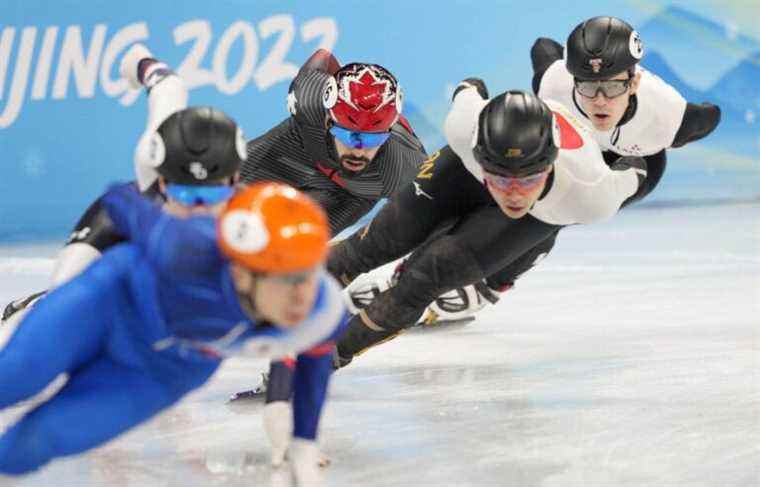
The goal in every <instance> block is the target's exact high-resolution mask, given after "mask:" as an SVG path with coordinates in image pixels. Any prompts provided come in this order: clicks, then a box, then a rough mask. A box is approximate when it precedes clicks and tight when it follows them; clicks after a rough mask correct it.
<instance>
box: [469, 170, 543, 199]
mask: <svg viewBox="0 0 760 487" xmlns="http://www.w3.org/2000/svg"><path fill="white" fill-rule="evenodd" d="M548 174H549V171H543V172H539V173H536V174H531V175H530V176H523V177H521V178H513V177H510V176H499V175H497V174H493V173H490V172H487V173H484V177H483V179H485V180H486V183H487V184H488V186H489V187H491V188H494V189H495V190H497V191H500V192H502V193H506V192H509V191H510V190H511V189H512V188H514V189H515V190H516V191H517V192H518V193H520V194H527V193H530V192H531V191H533V190H534V189H536V188H537V187H538V186H539V185H540V184H541V183H543V182H544V181H546V176H547V175H548Z"/></svg>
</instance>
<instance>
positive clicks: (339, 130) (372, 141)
mask: <svg viewBox="0 0 760 487" xmlns="http://www.w3.org/2000/svg"><path fill="white" fill-rule="evenodd" d="M330 133H331V134H333V136H335V138H336V139H338V140H339V141H340V142H341V143H342V144H343V145H345V146H347V147H351V148H352V149H372V148H374V147H379V146H381V145H383V144H384V143H385V141H386V140H388V137H390V136H391V133H390V132H354V131H352V130H349V129H347V128H343V127H341V126H340V125H333V126H332V127H330Z"/></svg>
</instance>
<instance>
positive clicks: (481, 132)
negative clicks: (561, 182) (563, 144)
mask: <svg viewBox="0 0 760 487" xmlns="http://www.w3.org/2000/svg"><path fill="white" fill-rule="evenodd" d="M554 123H555V122H554V116H553V115H552V111H551V110H550V109H549V107H548V106H547V105H546V103H544V102H543V101H541V100H540V99H538V97H536V96H534V95H532V94H530V93H526V92H524V91H517V90H514V91H507V92H506V93H502V94H501V95H499V96H497V97H496V98H493V99H492V100H491V101H489V102H488V104H487V105H486V106H485V107H483V110H482V111H481V112H480V116H479V117H478V133H477V140H476V142H475V146H474V147H473V149H472V152H473V154H474V156H475V159H476V160H477V161H478V162H479V163H480V165H481V166H483V169H484V170H485V171H487V172H490V173H494V174H500V175H503V176H513V177H521V176H528V175H530V174H535V173H537V172H541V171H542V170H544V169H546V167H547V166H549V165H551V164H552V163H553V162H554V160H555V159H557V154H558V153H559V147H558V146H557V145H556V144H558V142H557V143H555V136H554V135H553V131H554V130H555V127H554Z"/></svg>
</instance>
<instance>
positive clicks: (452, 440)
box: [0, 204, 760, 487]
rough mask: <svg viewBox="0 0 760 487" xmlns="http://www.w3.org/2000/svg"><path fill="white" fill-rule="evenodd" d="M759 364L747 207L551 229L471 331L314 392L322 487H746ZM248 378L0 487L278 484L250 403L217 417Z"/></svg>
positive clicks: (39, 252) (12, 281)
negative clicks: (324, 399) (319, 414)
mask: <svg viewBox="0 0 760 487" xmlns="http://www.w3.org/2000/svg"><path fill="white" fill-rule="evenodd" d="M56 250H57V248H56V247H55V246H52V245H42V246H39V245H34V246H31V245H25V246H18V245H14V246H4V247H1V248H0V303H2V304H3V305H4V304H5V303H6V302H7V301H8V300H9V299H11V298H16V297H19V296H23V295H24V294H26V293H29V292H32V291H36V290H39V289H41V288H42V287H44V286H45V283H46V282H47V277H48V274H49V272H50V270H51V266H52V260H51V258H52V257H53V255H54V253H55V251H56ZM104 318H105V317H104ZM62 346H64V345H63V344H62ZM759 349H760V205H757V204H743V205H724V206H705V207H678V208H659V209H642V210H631V211H626V212H624V213H622V214H620V215H618V216H617V217H616V218H614V219H613V220H612V221H611V222H609V223H607V224H603V225H597V226H589V227H577V228H568V229H566V230H564V231H563V232H561V234H560V237H559V239H558V243H557V247H556V248H555V251H554V252H553V253H552V255H551V256H550V257H549V258H548V259H547V260H546V261H544V262H543V263H542V264H541V265H540V266H538V267H537V268H536V269H534V270H533V271H532V272H531V273H529V275H526V276H525V277H524V278H523V279H522V280H521V281H520V282H519V284H518V286H517V287H516V288H515V289H514V290H512V291H510V292H508V293H507V294H506V295H505V296H504V297H503V299H502V301H501V302H500V303H499V304H498V305H497V306H495V307H492V308H490V309H486V310H484V311H483V312H482V313H481V315H480V316H479V318H478V320H477V321H476V322H475V323H471V324H468V325H464V326H460V327H451V328H448V329H438V330H435V329H429V330H422V331H418V332H408V333H406V334H405V335H403V336H401V337H399V338H397V339H395V340H393V341H391V342H389V343H386V344H384V345H381V346H379V347H377V348H376V349H372V350H370V351H369V352H367V353H366V354H364V355H362V356H361V357H358V358H357V359H356V360H355V361H354V363H353V364H351V365H350V366H349V367H348V368H346V369H344V370H341V371H340V372H339V373H337V374H336V375H335V376H334V377H333V384H332V388H331V397H330V399H329V402H328V405H327V410H326V415H325V417H324V420H323V423H322V428H321V443H322V445H323V449H324V451H325V453H326V454H327V455H328V456H329V457H330V458H331V459H332V465H331V466H330V467H329V468H327V469H326V470H325V474H326V480H327V485H330V486H339V487H374V486H425V487H427V486H430V487H433V486H435V487H443V486H489V487H490V486H518V487H532V486H535V487H539V486H540V487H613V486H614V487H622V486H631V487H643V486H653V487H654V486H656V487H697V486H721V487H728V486H735V487H739V486H742V487H757V486H758V485H760V350H759ZM40 360H44V357H41V358H40ZM264 366H265V364H264V363H263V362H261V361H244V360H240V359H236V360H230V361H229V362H228V363H227V364H226V365H225V366H224V367H223V369H222V370H221V371H220V373H219V374H218V375H217V376H216V377H215V379H214V380H212V382H211V383H209V384H208V385H207V386H206V387H205V388H203V389H201V390H199V391H197V392H195V393H194V394H192V395H191V396H190V397H188V398H187V399H186V400H185V401H184V402H183V403H181V404H180V405H179V406H178V407H175V408H174V409H172V410H170V411H168V412H166V413H165V414H163V415H161V416H160V417H157V418H155V419H154V420H153V421H151V422H150V423H148V424H147V425H144V426H143V427H141V428H139V429H137V430H135V431H132V432H130V433H128V434H127V435H124V436H122V437H120V438H118V439H117V440H115V441H112V442H111V443H109V444H107V445H105V446H104V447H102V448H100V449H98V450H96V451H93V452H90V453H89V454H86V455H83V456H79V457H75V458H71V459H65V460H59V461H56V462H54V463H52V464H51V465H49V466H48V467H47V468H46V469H44V470H42V471H41V472H39V473H37V474H35V475H30V476H27V477H23V478H20V479H3V480H0V485H18V486H24V487H30V486H77V487H88V486H106V485H107V486H119V487H128V486H141V487H142V486H178V487H179V486H182V487H185V486H222V485H224V486H268V487H285V486H288V485H290V479H289V476H288V474H287V473H286V472H285V471H278V470H273V469H271V468H270V467H269V466H268V465H267V459H268V456H267V455H268V453H267V451H268V450H267V445H266V442H265V438H264V436H263V431H262V428H261V418H260V415H259V412H260V408H261V405H259V404H256V403H249V404H246V405H243V406H235V407H232V406H229V405H226V404H225V400H226V399H227V397H228V396H229V394H231V393H233V392H235V391H237V390H240V389H241V388H248V387H249V386H251V385H253V384H255V383H257V382H258V373H259V371H261V370H263V369H264ZM19 380H23V377H20V378H19ZM135 393H139V391H135ZM19 412H20V408H16V409H14V410H8V411H5V412H3V413H0V424H7V422H8V421H10V420H11V418H12V417H13V416H14V415H18V414H19Z"/></svg>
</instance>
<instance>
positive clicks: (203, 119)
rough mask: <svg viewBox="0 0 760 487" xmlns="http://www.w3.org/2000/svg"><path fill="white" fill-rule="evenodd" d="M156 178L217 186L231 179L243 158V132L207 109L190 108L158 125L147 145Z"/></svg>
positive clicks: (221, 115) (229, 121)
mask: <svg viewBox="0 0 760 487" xmlns="http://www.w3.org/2000/svg"><path fill="white" fill-rule="evenodd" d="M150 150H151V159H153V161H154V165H155V167H156V171H157V172H158V174H160V175H161V176H163V177H164V178H166V180H167V181H168V182H171V183H174V184H188V185H199V186H202V185H207V184H218V181H219V180H220V179H224V178H229V177H232V176H233V175H234V174H235V173H236V172H237V171H238V169H239V168H240V164H241V163H242V162H243V161H244V160H245V158H246V144H245V139H244V138H243V132H242V131H241V130H240V129H239V128H238V126H237V124H236V123H235V121H234V120H232V119H231V118H230V117H228V116H227V115H225V114H224V113H222V112H221V111H219V110H216V109H214V108H211V107H190V108H185V109H184V110H179V111H177V112H175V113H173V114H172V115H171V116H170V117H169V118H167V119H166V120H164V121H163V122H162V123H161V125H159V127H158V130H157V132H156V134H155V135H154V137H153V140H152V141H151V149H150Z"/></svg>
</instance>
